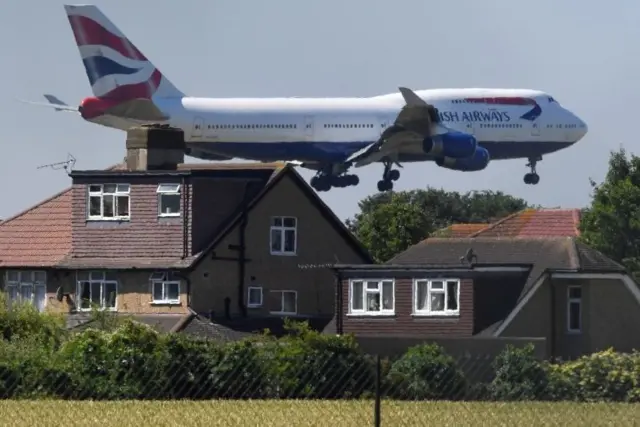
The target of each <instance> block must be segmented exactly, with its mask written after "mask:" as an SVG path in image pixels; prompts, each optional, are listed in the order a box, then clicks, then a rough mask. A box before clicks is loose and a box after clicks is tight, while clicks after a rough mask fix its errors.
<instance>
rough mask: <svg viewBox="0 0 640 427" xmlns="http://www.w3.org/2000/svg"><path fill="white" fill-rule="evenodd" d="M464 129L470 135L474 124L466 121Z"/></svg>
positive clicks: (473, 130) (473, 129)
mask: <svg viewBox="0 0 640 427" xmlns="http://www.w3.org/2000/svg"><path fill="white" fill-rule="evenodd" d="M464 131H465V132H466V133H468V134H470V135H473V134H474V133H475V126H474V125H473V122H466V123H465V125H464Z"/></svg>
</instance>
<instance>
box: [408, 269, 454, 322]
mask: <svg viewBox="0 0 640 427" xmlns="http://www.w3.org/2000/svg"><path fill="white" fill-rule="evenodd" d="M434 282H438V283H442V285H443V289H432V285H433V283H434ZM449 282H455V283H457V285H458V286H457V290H456V301H457V302H458V304H457V305H458V308H457V309H455V310H451V309H449V308H448V304H449V286H448V284H449ZM421 284H424V285H426V286H427V307H426V308H424V309H421V310H419V309H418V286H420V285H421ZM461 287H462V281H461V280H460V279H456V278H446V277H443V278H431V279H414V280H413V298H412V299H413V314H414V315H416V316H459V315H460V288H461ZM434 293H437V294H444V310H431V295H432V294H434Z"/></svg>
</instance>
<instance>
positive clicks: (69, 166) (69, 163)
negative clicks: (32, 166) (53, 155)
mask: <svg viewBox="0 0 640 427" xmlns="http://www.w3.org/2000/svg"><path fill="white" fill-rule="evenodd" d="M75 164H76V158H75V157H73V155H72V154H71V153H67V160H65V161H63V162H56V163H49V164H47V165H42V166H38V167H37V169H44V168H49V169H53V170H60V169H64V170H65V171H66V172H67V173H71V171H72V170H73V166H74V165H75Z"/></svg>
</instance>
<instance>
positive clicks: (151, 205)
mask: <svg viewBox="0 0 640 427" xmlns="http://www.w3.org/2000/svg"><path fill="white" fill-rule="evenodd" d="M161 182H162V183H172V182H180V179H179V178H176V177H166V178H157V177H140V178H138V177H136V178H124V177H117V176H114V177H110V178H108V179H106V178H76V179H75V180H74V184H73V195H72V203H73V204H72V212H73V219H72V230H73V231H72V233H73V237H72V245H73V249H72V251H73V255H74V256H75V257H113V256H114V254H117V256H118V257H132V258H135V257H139V258H160V257H179V256H181V255H182V254H183V240H184V237H183V236H184V229H183V225H182V217H180V218H159V217H158V199H157V193H156V190H157V187H158V184H159V183H161ZM104 183H126V184H130V186H131V187H130V202H129V203H130V205H129V210H130V215H131V219H130V220H129V221H121V222H120V221H89V220H87V207H88V188H87V187H88V185H89V184H104ZM183 194H184V191H183ZM183 198H184V195H183Z"/></svg>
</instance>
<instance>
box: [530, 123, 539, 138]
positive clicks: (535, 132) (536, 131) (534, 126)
mask: <svg viewBox="0 0 640 427" xmlns="http://www.w3.org/2000/svg"><path fill="white" fill-rule="evenodd" d="M531 135H533V136H540V124H539V123H538V122H537V121H533V122H532V123H531Z"/></svg>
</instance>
